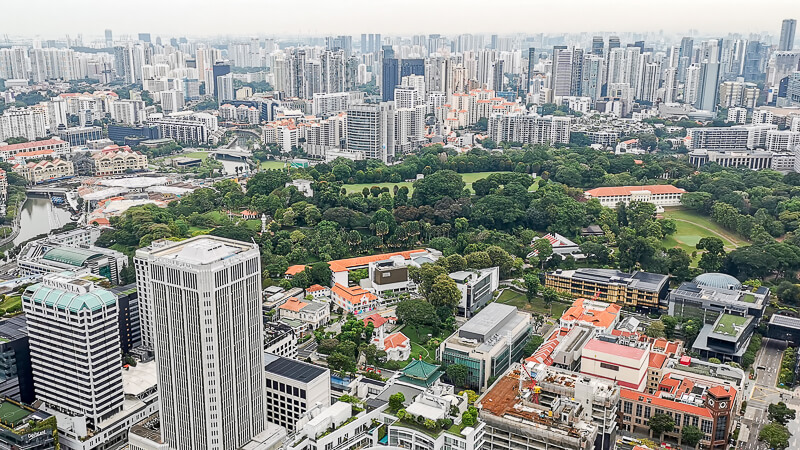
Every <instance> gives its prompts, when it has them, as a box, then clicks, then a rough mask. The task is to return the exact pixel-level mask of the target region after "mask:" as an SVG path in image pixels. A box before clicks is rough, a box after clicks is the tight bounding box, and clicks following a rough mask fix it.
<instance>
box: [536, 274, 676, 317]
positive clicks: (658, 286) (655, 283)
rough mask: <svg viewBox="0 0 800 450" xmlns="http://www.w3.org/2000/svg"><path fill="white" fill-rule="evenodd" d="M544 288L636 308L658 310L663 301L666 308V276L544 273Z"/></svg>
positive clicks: (667, 281) (667, 284) (667, 278)
mask: <svg viewBox="0 0 800 450" xmlns="http://www.w3.org/2000/svg"><path fill="white" fill-rule="evenodd" d="M545 286H547V287H550V288H553V289H555V290H556V291H558V292H566V293H569V294H572V295H574V296H576V297H585V298H592V299H596V300H600V301H603V302H608V303H617V304H621V305H625V306H633V307H636V308H658V307H659V306H660V304H661V303H662V302H664V304H665V305H666V297H667V289H668V288H669V277H668V276H666V275H661V274H657V273H648V272H639V271H636V272H633V273H625V272H620V271H619V270H614V269H577V270H556V271H554V272H548V273H546V274H545Z"/></svg>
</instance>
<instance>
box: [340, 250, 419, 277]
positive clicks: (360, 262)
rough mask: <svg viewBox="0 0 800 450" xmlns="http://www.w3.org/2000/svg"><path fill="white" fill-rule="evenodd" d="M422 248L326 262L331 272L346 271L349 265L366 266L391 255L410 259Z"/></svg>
mask: <svg viewBox="0 0 800 450" xmlns="http://www.w3.org/2000/svg"><path fill="white" fill-rule="evenodd" d="M424 251H425V250H424V249H417V250H408V251H405V252H392V253H381V254H380V255H370V256H359V257H356V258H346V259H337V260H334V261H328V264H329V265H330V266H331V271H332V272H347V271H349V270H350V268H351V267H359V266H366V265H368V264H369V263H371V262H375V261H384V260H387V259H389V258H391V257H392V256H402V257H403V258H405V259H411V255H412V254H414V253H421V252H424Z"/></svg>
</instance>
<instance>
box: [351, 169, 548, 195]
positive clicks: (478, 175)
mask: <svg viewBox="0 0 800 450" xmlns="http://www.w3.org/2000/svg"><path fill="white" fill-rule="evenodd" d="M493 173H502V172H500V171H493V172H474V173H462V174H461V179H462V180H464V183H466V185H467V186H466V187H467V188H468V189H469V190H470V191H471V190H472V183H474V182H476V181H478V180H480V179H483V178H486V177H488V176H489V175H491V174H493ZM412 184H413V183H411V182H408V181H401V182H399V183H356V184H345V185H344V186H343V187H344V188H345V189H347V193H348V194H349V193H351V192H361V191H362V190H363V189H364V188H367V189H369V188H371V187H372V186H378V187H379V188H384V187H386V188H389V191H390V192H394V186H397V187H398V188H401V187H403V186H405V187H407V188H408V193H409V194H411V193H413V192H414V187H413V186H412ZM538 187H539V180H538V179H537V180H536V182H534V183H533V184H532V185H531V188H530V189H528V190H529V191H531V192H533V191H535V190H536V189H538Z"/></svg>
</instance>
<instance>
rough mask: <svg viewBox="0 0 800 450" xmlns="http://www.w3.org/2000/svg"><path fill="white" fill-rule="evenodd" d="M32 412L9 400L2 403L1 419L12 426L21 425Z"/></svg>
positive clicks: (0, 409) (0, 407)
mask: <svg viewBox="0 0 800 450" xmlns="http://www.w3.org/2000/svg"><path fill="white" fill-rule="evenodd" d="M30 414H31V413H30V411H27V410H25V409H22V408H20V407H19V406H17V405H15V404H14V403H12V402H10V401H8V400H6V401H4V402H2V403H0V421H2V423H3V424H6V425H8V426H10V427H12V428H14V427H16V426H17V425H19V424H20V422H22V420H23V419H24V418H26V417H28V416H29V415H30Z"/></svg>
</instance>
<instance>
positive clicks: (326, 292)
mask: <svg viewBox="0 0 800 450" xmlns="http://www.w3.org/2000/svg"><path fill="white" fill-rule="evenodd" d="M306 295H310V296H312V297H314V300H316V299H319V298H325V297H330V296H331V288H329V287H327V286H320V285H319V284H312V285H311V286H309V287H307V288H306Z"/></svg>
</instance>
